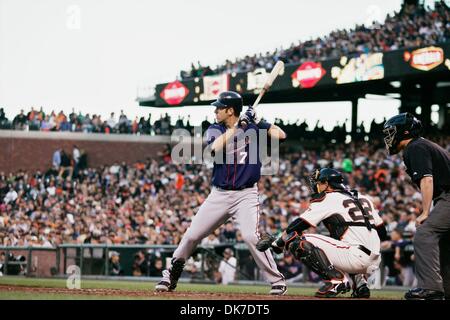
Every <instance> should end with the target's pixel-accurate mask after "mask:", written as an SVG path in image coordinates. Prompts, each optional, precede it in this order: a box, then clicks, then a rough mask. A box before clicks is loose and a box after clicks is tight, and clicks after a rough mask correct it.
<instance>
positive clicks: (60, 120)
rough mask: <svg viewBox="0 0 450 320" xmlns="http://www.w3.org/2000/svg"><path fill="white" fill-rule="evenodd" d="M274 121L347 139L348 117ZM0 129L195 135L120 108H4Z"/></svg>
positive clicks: (321, 136)
mask: <svg viewBox="0 0 450 320" xmlns="http://www.w3.org/2000/svg"><path fill="white" fill-rule="evenodd" d="M384 122H385V121H381V122H380V123H377V122H376V121H375V120H373V121H372V122H371V123H370V126H369V130H366V128H365V126H364V123H361V124H360V125H359V126H358V127H357V129H356V132H355V133H354V135H353V137H352V139H353V140H356V141H368V140H371V139H374V138H376V137H379V136H380V135H381V130H382V127H383V123H384ZM274 124H276V125H277V126H279V127H280V128H281V129H283V130H284V131H285V132H286V133H287V135H288V139H289V140H295V141H303V142H306V141H311V140H315V141H319V142H321V143H329V142H333V143H344V142H348V141H347V136H348V134H349V128H348V119H346V121H345V122H343V123H342V124H340V123H337V124H336V125H335V127H334V128H333V129H331V130H330V131H327V130H325V129H324V128H323V126H322V125H321V124H320V121H317V123H316V124H315V126H314V128H310V127H309V125H308V124H307V122H306V119H304V120H303V122H302V121H301V120H300V119H297V120H296V121H295V122H294V121H292V122H290V121H288V122H284V121H283V120H282V119H275V121H274ZM210 125H211V122H210V121H209V120H208V117H206V118H205V120H203V121H202V123H201V124H200V126H201V128H202V132H205V131H206V129H207V128H208V127H209V126H210ZM0 129H9V130H30V131H52V132H55V131H58V132H66V131H67V132H84V133H105V134H139V135H170V134H172V133H173V131H174V130H176V129H186V130H188V131H189V132H190V133H191V134H192V135H193V134H194V126H192V125H191V124H190V116H188V118H187V119H185V118H184V117H181V116H179V117H178V119H177V120H176V121H175V123H173V121H172V119H171V117H170V116H169V115H168V114H167V113H166V114H165V116H162V115H161V116H160V118H159V119H158V120H156V121H154V122H152V114H151V113H149V115H148V118H147V119H145V117H141V118H140V119H138V118H137V117H136V118H135V119H134V121H130V120H129V119H128V117H127V116H126V114H125V113H124V112H123V110H122V111H121V114H120V116H119V117H118V118H117V117H116V116H115V113H114V112H112V113H111V114H110V117H109V118H108V119H107V120H105V121H103V120H102V118H101V116H100V115H96V114H93V115H92V116H91V115H90V114H84V115H83V114H82V113H81V112H78V113H76V112H75V110H72V112H71V113H70V114H69V116H67V115H66V114H65V113H64V111H60V112H59V113H58V114H57V113H56V112H55V111H52V112H50V113H49V114H46V113H45V112H44V111H43V110H42V108H40V110H39V111H37V110H35V109H34V108H33V107H32V108H31V110H30V111H29V112H28V113H25V112H24V111H23V110H21V112H20V113H19V114H18V115H16V116H15V117H14V118H13V120H12V121H9V120H8V118H6V116H5V112H4V111H3V108H0ZM449 129H450V128H448V127H447V128H440V129H438V128H437V127H436V126H431V127H430V128H427V133H429V134H431V135H438V134H439V133H441V132H445V131H446V130H449Z"/></svg>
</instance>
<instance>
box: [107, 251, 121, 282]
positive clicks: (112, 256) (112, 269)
mask: <svg viewBox="0 0 450 320" xmlns="http://www.w3.org/2000/svg"><path fill="white" fill-rule="evenodd" d="M108 266H109V272H108V274H109V275H110V276H122V275H123V270H122V267H121V265H120V255H119V253H118V252H117V251H110V252H109V265H108Z"/></svg>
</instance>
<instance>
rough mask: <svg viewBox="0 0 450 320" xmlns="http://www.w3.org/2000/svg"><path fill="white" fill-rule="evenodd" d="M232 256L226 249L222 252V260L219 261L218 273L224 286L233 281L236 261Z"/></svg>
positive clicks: (230, 251)
mask: <svg viewBox="0 0 450 320" xmlns="http://www.w3.org/2000/svg"><path fill="white" fill-rule="evenodd" d="M233 256H234V253H233V250H231V249H230V248H226V249H225V250H224V251H223V260H222V261H220V265H219V272H220V276H221V283H222V284H224V285H227V284H229V283H230V282H233V281H235V278H236V267H237V260H236V258H235V257H233Z"/></svg>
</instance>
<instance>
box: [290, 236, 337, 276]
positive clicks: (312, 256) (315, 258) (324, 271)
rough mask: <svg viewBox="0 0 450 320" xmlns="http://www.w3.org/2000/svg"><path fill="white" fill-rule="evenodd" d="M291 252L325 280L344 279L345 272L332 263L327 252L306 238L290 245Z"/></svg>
mask: <svg viewBox="0 0 450 320" xmlns="http://www.w3.org/2000/svg"><path fill="white" fill-rule="evenodd" d="M289 249H290V251H291V253H292V254H293V255H294V257H296V258H297V259H299V260H301V261H302V262H303V263H304V264H305V265H307V266H308V267H309V268H311V270H313V271H314V272H315V273H317V274H318V275H319V276H321V277H322V278H323V279H324V280H331V279H339V280H340V279H344V274H343V273H342V272H340V271H339V270H336V268H335V267H334V266H333V265H332V264H331V262H330V260H329V259H328V257H327V255H326V254H325V252H323V250H322V249H320V248H319V247H316V246H315V245H313V244H312V243H311V242H308V241H306V240H296V241H294V242H293V243H292V244H291V245H290V246H289Z"/></svg>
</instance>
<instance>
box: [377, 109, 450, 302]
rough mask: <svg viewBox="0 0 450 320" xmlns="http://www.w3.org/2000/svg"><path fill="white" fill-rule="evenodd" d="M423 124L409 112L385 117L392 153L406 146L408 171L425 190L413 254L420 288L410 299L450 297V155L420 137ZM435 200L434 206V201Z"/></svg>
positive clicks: (415, 290) (385, 134)
mask: <svg viewBox="0 0 450 320" xmlns="http://www.w3.org/2000/svg"><path fill="white" fill-rule="evenodd" d="M421 131H422V124H421V123H420V121H419V120H417V119H416V118H415V117H414V116H413V115H412V114H410V113H402V114H399V115H396V116H394V117H392V118H391V119H389V120H388V121H386V123H385V124H384V129H383V134H384V142H385V144H386V147H387V149H388V151H389V154H390V155H393V154H396V153H398V152H400V151H402V150H403V161H404V163H405V166H406V172H407V173H408V175H409V176H410V177H411V179H412V180H413V182H414V183H415V184H416V185H417V186H418V187H419V188H420V191H421V193H422V210H423V211H422V214H421V215H420V216H419V217H417V220H416V225H417V232H416V234H415V236H414V255H415V261H416V277H417V281H418V283H417V284H418V288H414V289H411V290H409V291H408V292H407V293H406V294H405V299H408V300H435V299H437V300H442V299H444V292H445V297H446V298H447V299H449V298H450V270H449V269H450V263H449V261H450V236H449V235H450V156H449V153H448V152H447V151H445V150H444V149H443V148H441V147H440V146H438V145H437V144H435V143H433V142H431V141H429V140H427V139H424V138H422V137H420V134H421ZM432 203H433V205H434V206H433V208H431V205H432Z"/></svg>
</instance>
